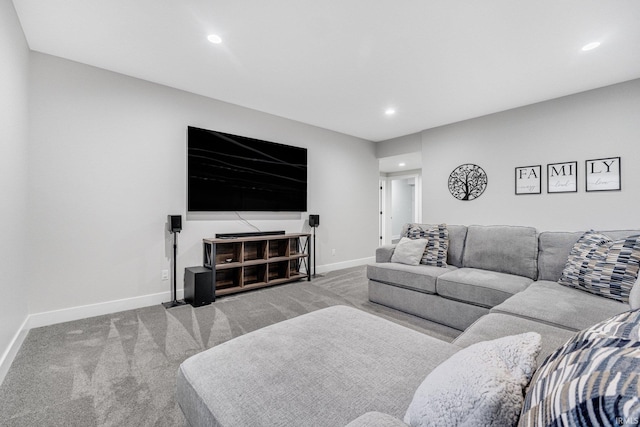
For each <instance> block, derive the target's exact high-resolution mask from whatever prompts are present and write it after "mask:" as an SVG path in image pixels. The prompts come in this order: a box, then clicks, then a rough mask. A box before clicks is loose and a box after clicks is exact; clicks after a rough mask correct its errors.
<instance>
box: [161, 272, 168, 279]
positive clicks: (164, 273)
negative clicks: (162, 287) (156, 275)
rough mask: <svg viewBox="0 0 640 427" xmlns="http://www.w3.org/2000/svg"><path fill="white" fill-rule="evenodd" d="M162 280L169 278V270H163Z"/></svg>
mask: <svg viewBox="0 0 640 427" xmlns="http://www.w3.org/2000/svg"><path fill="white" fill-rule="evenodd" d="M162 280H169V270H162Z"/></svg>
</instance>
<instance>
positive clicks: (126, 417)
mask: <svg viewBox="0 0 640 427" xmlns="http://www.w3.org/2000/svg"><path fill="white" fill-rule="evenodd" d="M337 304H343V305H349V306H354V307H357V308H360V309H362V310H365V311H368V312H371V313H374V314H377V315H379V316H381V317H384V318H387V319H389V320H392V321H395V322H397V323H400V324H403V325H405V326H408V327H410V328H412V329H416V330H418V331H421V332H424V333H427V334H429V335H432V336H434V337H436V338H440V339H443V340H446V341H452V340H453V339H454V338H455V337H456V335H457V333H458V332H457V331H455V330H453V329H450V328H447V327H445V326H442V325H438V324H436V323H431V322H428V321H425V320H423V319H419V318H417V317H413V316H410V315H405V314H403V313H400V312H398V311H395V310H392V309H388V308H386V307H382V306H380V305H377V304H372V303H370V302H369V301H368V299H367V279H366V275H365V267H355V268H351V269H345V270H340V271H335V272H331V273H328V274H327V275H325V276H318V277H316V278H315V279H314V280H312V281H311V282H307V281H299V282H295V283H291V284H287V285H282V286H277V287H273V288H265V289H262V290H258V291H253V292H247V293H243V294H237V295H233V296H227V297H222V298H218V300H217V301H216V302H215V303H213V304H211V305H208V306H203V307H199V308H195V309H194V308H192V307H191V306H190V305H186V306H182V307H176V308H172V309H170V310H165V309H164V308H163V307H162V306H161V305H156V306H152V307H146V308H141V309H137V310H130V311H124V312H120V313H114V314H110V315H105V316H99V317H93V318H89V319H83V320H77V321H73V322H67V323H62V324H58V325H52V326H46V327H42V328H36V329H32V330H31V331H29V334H28V335H27V337H26V339H25V341H24V343H23V345H22V347H21V349H20V351H19V352H18V354H17V356H16V358H15V360H14V362H13V364H12V366H11V369H10V370H9V372H8V374H7V376H6V378H5V380H4V382H3V384H2V385H1V386H0V425H2V426H184V425H185V424H186V422H185V420H184V418H183V416H182V412H181V411H180V408H179V407H178V405H177V404H176V401H175V398H174V389H175V376H176V372H177V369H178V366H179V365H180V363H181V362H182V361H183V360H185V359H186V358H188V357H189V356H191V355H193V354H195V353H198V352H201V351H203V350H205V349H207V348H210V347H212V346H215V345H217V344H220V343H222V342H224V341H227V340H229V339H231V338H233V337H236V336H239V335H242V334H245V333H247V332H250V331H253V330H255V329H258V328H261V327H263V326H267V325H270V324H272V323H275V322H279V321H281V320H285V319H289V318H291V317H295V316H299V315H301V314H304V313H308V312H311V311H314V310H318V309H321V308H324V307H328V306H332V305H337Z"/></svg>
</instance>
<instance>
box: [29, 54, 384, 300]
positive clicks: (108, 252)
mask: <svg viewBox="0 0 640 427" xmlns="http://www.w3.org/2000/svg"><path fill="white" fill-rule="evenodd" d="M30 89H31V91H32V94H31V105H30V108H31V112H30V119H31V134H30V138H29V139H30V156H29V161H30V169H29V171H30V182H31V185H30V196H31V207H30V217H29V220H30V232H29V242H30V250H31V251H34V252H36V253H38V254H39V255H38V257H37V262H33V263H31V264H30V269H31V274H30V277H29V279H30V282H31V287H30V292H29V301H30V304H31V307H30V312H31V313H42V312H47V311H51V310H58V309H64V308H69V307H78V306H86V305H89V304H96V303H103V302H107V301H114V300H120V299H127V298H136V297H140V296H144V295H153V294H156V293H160V292H165V291H168V290H169V288H170V285H169V282H167V281H161V279H160V278H161V276H160V272H161V270H162V269H168V268H169V262H170V260H171V257H172V248H171V236H170V235H168V234H167V233H166V231H165V228H166V224H165V223H166V217H167V215H168V214H182V215H186V212H185V209H186V208H185V206H186V128H187V126H188V125H193V126H198V127H203V128H208V129H216V130H220V131H224V132H229V133H235V134H242V135H246V136H250V137H257V138H261V139H266V140H270V141H277V142H281V143H284V144H290V145H296V146H302V147H306V148H308V150H309V151H308V158H309V169H308V171H309V178H308V190H309V198H308V206H309V213H317V214H320V216H321V221H320V222H321V225H320V227H319V228H318V230H317V235H318V240H317V249H318V254H317V263H318V266H325V267H326V268H329V269H330V268H337V267H341V266H344V265H348V263H349V262H352V261H354V260H361V259H365V258H369V257H372V256H373V254H374V250H375V248H376V245H377V236H378V231H377V228H378V224H377V220H378V218H377V209H378V207H377V205H378V190H377V182H378V162H377V160H376V158H375V152H374V150H375V146H374V144H373V143H371V142H368V141H364V140H361V139H357V138H353V137H349V136H345V135H342V134H338V133H335V132H331V131H327V130H324V129H320V128H317V127H313V126H309V125H305V124H302V123H298V122H293V121H291V120H286V119H283V118H279V117H276V116H271V115H268V114H264V113H260V112H257V111H254V110H249V109H245V108H241V107H238V106H234V105H231V104H227V103H224V102H220V101H216V100H213V99H209V98H204V97H200V96H196V95H194V94H191V93H187V92H183V91H179V90H175V89H171V88H167V87H164V86H160V85H157V84H152V83H149V82H145V81H142V80H138V79H134V78H130V77H126V76H123V75H119V74H116V73H112V72H109V71H105V70H101V69H97V68H93V67H89V66H86V65H82V64H78V63H74V62H70V61H67V60H63V59H60V58H56V57H52V56H48V55H43V54H39V53H32V55H31V87H30ZM307 218H308V216H307V215H306V214H305V215H295V214H294V215H291V214H288V215H287V214H283V215H279V214H262V215H261V214H251V215H246V219H247V220H248V221H249V222H251V224H253V225H254V226H256V227H258V228H259V229H261V230H279V229H284V230H286V231H289V232H300V231H309V229H308V226H307V225H306V224H307ZM241 231H254V229H253V228H252V227H251V226H249V225H248V224H247V223H246V222H244V221H243V220H242V219H240V218H239V217H237V216H235V215H233V214H228V215H214V214H211V215H200V216H195V215H190V216H189V217H188V218H187V221H185V223H184V230H183V232H181V233H180V234H179V236H178V246H179V249H178V263H177V265H178V270H177V271H178V280H177V283H178V288H179V289H180V288H182V283H183V281H182V279H183V271H184V268H185V267H187V266H193V265H201V262H202V259H201V257H202V249H201V248H202V246H201V244H202V243H201V242H202V238H204V237H213V236H214V235H215V234H216V233H220V232H241ZM332 249H335V256H332ZM319 271H321V270H320V269H319Z"/></svg>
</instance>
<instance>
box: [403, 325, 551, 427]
mask: <svg viewBox="0 0 640 427" xmlns="http://www.w3.org/2000/svg"><path fill="white" fill-rule="evenodd" d="M540 343H541V337H540V334H538V333H535V332H527V333H524V334H520V335H513V336H508V337H502V338H498V339H496V340H492V341H482V342H479V343H477V344H473V345H471V346H469V347H467V348H465V349H462V350H460V351H459V352H457V353H456V354H454V355H453V356H451V357H450V358H449V359H447V360H445V361H444V362H443V363H441V364H440V365H438V367H436V368H435V369H434V370H433V371H431V373H430V374H429V375H427V377H426V378H425V379H424V381H423V382H422V384H421V385H420V387H418V389H417V390H416V392H415V395H414V396H413V400H412V401H411V404H410V405H409V409H407V413H406V414H405V416H404V422H405V423H407V424H409V425H410V426H411V427H418V426H419V427H427V426H468V427H472V426H474V427H475V426H515V425H516V423H517V422H518V416H519V415H520V410H521V409H522V402H523V400H524V393H523V389H524V387H526V385H527V384H528V383H529V380H530V379H531V376H532V375H533V372H534V371H535V368H536V356H537V355H538V353H539V352H540Z"/></svg>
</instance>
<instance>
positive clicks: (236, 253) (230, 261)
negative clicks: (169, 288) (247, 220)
mask: <svg viewBox="0 0 640 427" xmlns="http://www.w3.org/2000/svg"><path fill="white" fill-rule="evenodd" d="M310 236H311V235H310V234H308V233H295V234H278V235H267V236H251V237H237V238H215V239H202V247H203V254H202V255H203V256H202V258H203V265H204V266H205V267H207V268H211V269H212V270H213V274H212V275H211V278H212V279H211V280H212V282H213V283H212V285H213V289H214V295H215V296H221V295H228V294H233V293H236V292H242V291H248V290H250V289H258V288H262V287H266V286H273V285H279V284H282V283H288V282H293V281H296V280H300V279H304V278H306V279H307V280H311V274H310V268H309V259H310V258H309V256H310V254H309V251H310V250H311V247H310V245H309V238H310Z"/></svg>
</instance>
